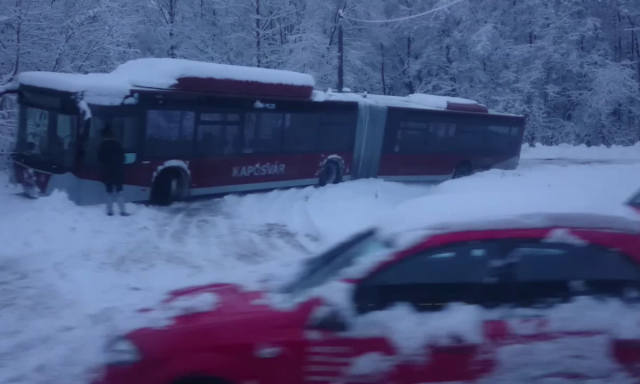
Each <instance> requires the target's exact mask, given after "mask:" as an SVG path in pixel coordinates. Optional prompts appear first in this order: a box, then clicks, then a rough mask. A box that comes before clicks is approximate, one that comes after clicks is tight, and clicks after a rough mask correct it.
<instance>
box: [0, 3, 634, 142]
mask: <svg viewBox="0 0 640 384" xmlns="http://www.w3.org/2000/svg"><path fill="white" fill-rule="evenodd" d="M451 2H455V0H397V1H388V0H324V1H316V0H151V1H144V2H143V1H131V0H110V1H105V0H0V9H1V10H2V12H1V15H0V86H3V85H5V84H8V83H11V82H12V81H14V78H15V75H16V74H17V73H19V72H20V71H25V70H53V71H65V72H92V71H109V70H111V69H113V68H114V67H115V66H116V65H117V64H119V63H121V62H123V61H126V60H128V59H130V58H134V57H178V58H188V59H195V60H204V61H211V62H219V63H227V64H240V65H253V66H261V67H267V68H281V69H290V70H295V71H302V72H307V73H310V74H312V75H314V76H315V77H316V80H317V83H318V87H319V88H325V89H326V88H335V87H336V85H337V67H338V26H339V23H342V26H343V30H344V52H345V55H344V64H345V66H344V80H345V86H346V87H348V88H351V89H352V90H354V91H367V92H374V93H385V94H392V95H406V94H409V93H415V92H424V93H435V94H440V95H455V96H462V97H468V98H474V99H477V100H479V101H481V102H483V103H485V104H487V105H488V106H489V107H491V108H496V109H501V110H505V111H510V112H515V113H521V114H525V115H527V116H528V130H527V133H526V139H527V141H529V142H537V141H540V142H544V143H548V144H555V143H560V142H569V143H588V144H629V143H633V142H636V141H638V139H639V135H640V115H639V113H640V112H639V111H640V101H639V97H640V2H638V1H635V0H551V1H549V0H473V1H469V0H465V1H457V2H455V4H454V5H452V6H450V7H448V8H445V9H442V10H440V11H438V12H435V13H429V14H426V15H422V14H423V13H424V12H427V11H429V10H432V9H436V8H439V7H442V6H444V5H447V4H449V3H451ZM341 12H342V14H343V15H344V19H340V15H341ZM415 15H422V16H420V17H413V16H415ZM396 19H399V20H398V21H393V22H385V21H389V20H396ZM0 105H2V104H0ZM4 105H5V107H4V108H5V110H4V112H3V110H0V129H3V128H2V126H3V125H2V124H4V125H5V126H7V125H11V124H12V123H10V122H9V121H10V120H11V119H13V118H14V117H13V116H14V114H13V113H12V112H11V111H7V110H6V108H7V103H6V102H5V104H4ZM11 105H13V104H11ZM3 119H4V120H3ZM2 121H4V123H2ZM5 129H6V128H5Z"/></svg>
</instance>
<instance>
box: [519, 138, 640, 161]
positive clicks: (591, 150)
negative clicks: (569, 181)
mask: <svg viewBox="0 0 640 384" xmlns="http://www.w3.org/2000/svg"><path fill="white" fill-rule="evenodd" d="M521 157H522V159H523V160H524V161H525V162H531V161H532V160H554V161H556V163H557V160H563V161H564V162H573V163H583V162H625V163H628V162H637V161H640V143H639V144H636V145H633V146H628V147H621V146H614V147H611V148H607V147H605V146H599V147H587V146H586V145H578V146H574V145H568V144H562V145H558V146H552V147H548V146H543V145H540V144H538V145H536V146H535V147H533V148H532V147H529V145H523V146H522V153H521Z"/></svg>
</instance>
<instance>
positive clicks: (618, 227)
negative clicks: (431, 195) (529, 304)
mask: <svg viewBox="0 0 640 384" xmlns="http://www.w3.org/2000/svg"><path fill="white" fill-rule="evenodd" d="M555 228H565V229H573V230H591V231H602V232H617V233H623V234H628V235H640V215H639V216H637V217H634V216H631V215H629V216H619V215H607V214H600V213H582V212H576V213H566V212H564V213H557V212H550V213H527V214H516V215H506V216H490V215H487V217H486V218H485V219H474V220H468V221H445V220H443V221H438V222H432V223H430V224H427V225H423V226H415V227H412V228H407V227H396V228H392V227H390V226H383V227H381V228H379V234H380V235H382V236H383V237H386V238H389V239H392V240H394V242H395V243H396V244H398V245H399V246H400V247H403V246H409V245H411V244H415V243H416V242H421V241H424V240H425V239H426V238H430V237H433V236H437V235H445V234H450V233H457V232H480V231H509V230H528V229H531V230H534V229H555Z"/></svg>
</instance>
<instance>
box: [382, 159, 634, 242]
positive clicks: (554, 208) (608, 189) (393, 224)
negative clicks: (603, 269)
mask: <svg viewBox="0 0 640 384" xmlns="http://www.w3.org/2000/svg"><path fill="white" fill-rule="evenodd" d="M638 171H640V165H590V166H568V167H563V166H553V165H548V166H539V167H536V168H531V169H523V170H516V171H501V170H491V171H487V172H482V173H480V174H477V175H475V176H473V177H470V178H464V179H456V180H452V181H449V182H446V183H443V184H441V185H438V186H436V187H434V188H433V189H432V190H431V191H430V193H429V194H428V195H426V196H425V197H422V198H417V199H413V200H409V201H407V202H406V203H405V204H403V205H401V206H399V207H398V208H397V209H396V210H394V211H393V212H392V213H390V214H389V216H387V217H385V220H384V221H385V222H384V224H382V225H381V228H382V229H383V231H385V232H388V233H396V232H400V231H418V230H423V229H425V228H433V229H434V230H438V229H439V228H442V229H447V228H454V229H455V228H458V229H459V230H465V229H467V230H482V229H491V228H495V227H496V226H498V225H504V226H508V227H513V228H518V227H525V228H526V227H536V226H540V225H545V223H544V215H540V214H545V213H548V214H552V215H562V214H567V216H568V217H570V215H571V214H573V213H584V214H593V215H594V216H593V217H596V218H599V219H601V218H602V217H601V215H603V216H609V217H610V216H614V219H615V220H616V221H619V222H621V223H626V225H627V226H628V227H629V228H630V229H632V228H636V227H637V225H640V223H639V222H638V220H640V217H638V215H637V213H636V212H634V211H633V210H632V209H630V208H629V207H627V206H624V205H623V204H622V203H623V202H624V201H626V200H627V199H628V198H629V196H631V195H632V194H633V193H634V192H635V191H636V190H637V189H638V187H639V184H638V182H637V181H636V180H634V179H632V178H630V177H629V175H632V174H634V173H635V172H638ZM614 186H615V187H614ZM518 216H520V217H521V218H523V220H520V219H519V218H518ZM536 220H542V221H541V222H539V223H538V222H537V221H536ZM536 223H537V225H536ZM596 224H597V223H596ZM603 224H604V223H603Z"/></svg>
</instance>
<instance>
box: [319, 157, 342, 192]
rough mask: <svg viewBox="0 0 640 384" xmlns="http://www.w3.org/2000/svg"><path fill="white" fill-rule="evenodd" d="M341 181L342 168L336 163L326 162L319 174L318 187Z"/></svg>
mask: <svg viewBox="0 0 640 384" xmlns="http://www.w3.org/2000/svg"><path fill="white" fill-rule="evenodd" d="M341 181H342V167H341V166H340V164H338V163H337V162H336V161H329V162H327V163H326V164H325V165H324V167H322V171H321V172H320V179H319V180H318V185H319V186H321V187H324V186H326V185H330V184H338V183H339V182H341Z"/></svg>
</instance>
